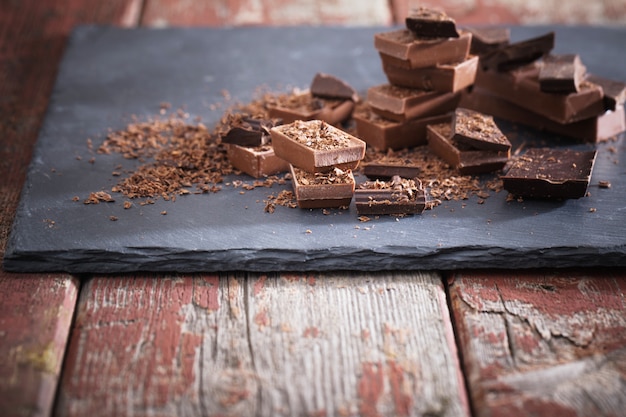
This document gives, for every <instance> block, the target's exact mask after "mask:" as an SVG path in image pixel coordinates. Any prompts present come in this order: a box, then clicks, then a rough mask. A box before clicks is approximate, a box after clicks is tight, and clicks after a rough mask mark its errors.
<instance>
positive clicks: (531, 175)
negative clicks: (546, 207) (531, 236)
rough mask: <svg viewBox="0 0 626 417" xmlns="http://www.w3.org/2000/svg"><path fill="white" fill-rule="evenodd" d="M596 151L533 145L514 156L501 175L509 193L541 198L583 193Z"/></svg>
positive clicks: (580, 194)
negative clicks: (535, 146) (504, 172)
mask: <svg viewBox="0 0 626 417" xmlns="http://www.w3.org/2000/svg"><path fill="white" fill-rule="evenodd" d="M595 158H596V151H595V150H594V151H576V150H571V149H554V148H533V149H529V150H528V151H527V152H526V153H525V154H523V155H520V156H519V157H517V158H516V159H515V160H514V161H513V163H512V164H511V165H510V168H509V170H508V171H507V172H506V174H505V175H503V176H502V177H501V178H502V183H503V185H504V189H505V190H507V191H509V192H510V193H511V194H515V195H519V196H524V197H533V198H545V199H567V198H580V197H583V196H585V194H586V192H587V187H588V186H589V180H590V179H591V171H592V170H593V165H594V162H595Z"/></svg>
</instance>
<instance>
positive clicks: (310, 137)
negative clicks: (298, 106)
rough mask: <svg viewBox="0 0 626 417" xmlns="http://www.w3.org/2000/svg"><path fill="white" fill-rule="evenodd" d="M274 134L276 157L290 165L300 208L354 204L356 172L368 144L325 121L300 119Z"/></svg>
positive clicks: (279, 127) (275, 129) (275, 130)
mask: <svg viewBox="0 0 626 417" xmlns="http://www.w3.org/2000/svg"><path fill="white" fill-rule="evenodd" d="M270 134H271V136H272V143H273V146H274V151H275V152H276V155H277V156H278V157H280V158H282V159H284V160H285V161H287V162H289V164H290V171H291V176H292V182H293V187H294V191H295V195H296V200H297V203H298V206H299V207H300V208H332V207H347V206H349V205H350V202H351V200H352V196H353V194H354V189H355V181H354V176H353V175H352V170H353V169H355V168H356V167H357V166H358V164H359V162H360V161H361V159H363V157H364V156H365V142H363V141H362V140H360V139H358V138H355V137H354V136H352V135H350V134H348V133H346V132H344V131H343V130H340V129H338V128H336V127H334V126H332V125H330V124H328V123H327V122H324V121H322V120H310V121H302V120H296V121H295V122H293V123H290V124H286V125H281V126H276V127H274V128H272V129H271V130H270Z"/></svg>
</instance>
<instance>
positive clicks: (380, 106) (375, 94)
mask: <svg viewBox="0 0 626 417" xmlns="http://www.w3.org/2000/svg"><path fill="white" fill-rule="evenodd" d="M471 40H472V34H471V33H469V32H467V31H461V32H459V31H457V29H456V24H455V22H454V20H453V19H451V18H450V17H448V16H447V15H445V14H444V13H442V12H438V11H433V10H429V9H424V8H420V9H417V10H415V11H413V12H412V13H411V14H410V15H409V16H408V17H407V18H406V28H405V29H400V30H394V31H390V32H385V33H378V34H376V35H375V37H374V46H375V47H376V49H377V50H378V52H379V54H380V58H381V60H382V65H383V70H384V72H385V74H386V76H387V79H388V81H389V83H388V84H383V85H378V86H374V87H371V88H370V89H369V90H368V92H367V103H366V104H367V106H364V107H363V108H362V109H358V111H356V112H355V115H354V119H355V121H356V126H357V132H358V135H359V137H361V138H363V140H365V141H366V142H367V143H368V144H369V145H370V146H372V147H375V148H378V149H382V150H385V149H401V148H408V147H413V146H417V145H422V144H424V143H425V142H426V126H427V125H428V124H432V123H440V122H443V121H446V120H450V117H449V115H448V113H449V112H451V111H452V110H454V109H455V108H456V107H457V105H458V103H459V100H460V98H461V91H462V90H463V89H465V88H466V87H468V86H470V85H472V84H473V82H474V79H475V75H476V70H477V67H478V57H477V56H471V55H470V54H469V50H470V44H471Z"/></svg>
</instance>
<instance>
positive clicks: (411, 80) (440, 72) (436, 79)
mask: <svg viewBox="0 0 626 417" xmlns="http://www.w3.org/2000/svg"><path fill="white" fill-rule="evenodd" d="M380 57H381V60H382V63H383V71H384V72H385V75H386V76H387V79H388V80H389V83H391V84H393V85H396V86H401V87H407V88H418V89H422V90H428V91H431V90H432V91H441V92H457V91H460V90H462V89H464V88H466V87H469V86H470V85H472V84H473V83H474V80H475V79H476V70H477V68H478V57H477V56H473V57H469V58H468V59H466V60H464V61H461V62H455V63H448V64H439V65H437V66H434V67H426V68H404V67H399V66H396V65H395V64H394V60H393V59H389V58H388V57H387V56H386V55H384V54H380Z"/></svg>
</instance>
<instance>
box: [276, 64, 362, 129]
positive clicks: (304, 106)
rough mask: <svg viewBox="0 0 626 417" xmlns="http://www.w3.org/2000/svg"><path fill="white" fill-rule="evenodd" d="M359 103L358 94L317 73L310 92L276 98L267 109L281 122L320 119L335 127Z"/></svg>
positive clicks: (332, 77) (345, 85)
mask: <svg viewBox="0 0 626 417" xmlns="http://www.w3.org/2000/svg"><path fill="white" fill-rule="evenodd" d="M358 101H359V95H358V94H357V92H356V91H355V90H354V89H353V88H352V87H351V86H350V85H348V84H347V83H346V82H344V81H343V80H340V79H339V78H337V77H335V76H332V75H330V74H324V73H317V74H316V75H315V77H313V80H312V81H311V87H310V88H309V90H305V91H302V92H300V93H296V94H290V95H286V96H283V97H279V99H278V101H277V102H276V103H274V104H273V105H271V106H270V107H269V114H270V117H276V118H280V119H282V120H283V121H284V123H292V122H294V121H296V120H323V121H325V122H327V123H330V124H331V125H338V124H340V123H341V122H343V121H345V120H347V119H348V118H349V117H350V116H351V115H352V111H353V110H354V107H355V104H356V103H357V102H358Z"/></svg>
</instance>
